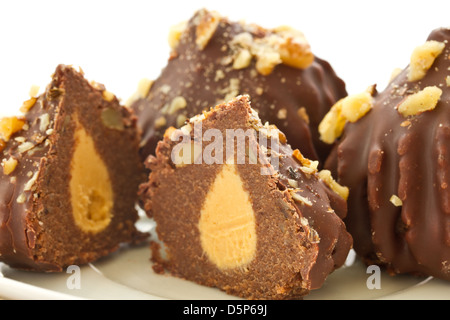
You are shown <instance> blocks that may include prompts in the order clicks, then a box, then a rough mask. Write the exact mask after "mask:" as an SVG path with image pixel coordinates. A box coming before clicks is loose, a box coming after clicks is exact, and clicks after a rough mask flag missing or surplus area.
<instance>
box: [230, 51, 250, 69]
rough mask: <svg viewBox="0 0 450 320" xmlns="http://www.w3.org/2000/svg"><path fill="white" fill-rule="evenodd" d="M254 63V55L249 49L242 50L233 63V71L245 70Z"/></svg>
mask: <svg viewBox="0 0 450 320" xmlns="http://www.w3.org/2000/svg"><path fill="white" fill-rule="evenodd" d="M251 61H252V54H251V53H250V51H248V50H247V49H242V50H240V51H239V52H238V54H237V56H236V58H235V59H234V62H233V69H235V70H239V69H245V68H247V67H248V66H249V65H250V63H251Z"/></svg>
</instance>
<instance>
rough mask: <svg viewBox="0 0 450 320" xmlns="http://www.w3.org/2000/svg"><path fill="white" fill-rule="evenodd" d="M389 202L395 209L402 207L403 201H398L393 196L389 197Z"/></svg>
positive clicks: (398, 199)
mask: <svg viewBox="0 0 450 320" xmlns="http://www.w3.org/2000/svg"><path fill="white" fill-rule="evenodd" d="M389 201H390V202H391V203H392V204H393V205H394V206H396V207H401V206H403V201H402V199H400V198H399V197H398V196H396V195H395V194H394V195H393V196H392V197H391V199H389Z"/></svg>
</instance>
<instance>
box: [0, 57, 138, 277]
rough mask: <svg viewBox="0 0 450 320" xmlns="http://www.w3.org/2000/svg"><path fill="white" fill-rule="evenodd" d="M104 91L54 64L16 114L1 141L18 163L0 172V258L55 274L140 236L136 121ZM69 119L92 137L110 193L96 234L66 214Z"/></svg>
mask: <svg viewBox="0 0 450 320" xmlns="http://www.w3.org/2000/svg"><path fill="white" fill-rule="evenodd" d="M103 93H104V88H103V87H102V86H98V87H97V88H94V87H93V86H92V85H90V84H89V82H88V81H87V80H85V79H84V78H83V75H82V74H81V73H79V72H77V71H75V70H74V69H73V68H72V67H68V66H64V65H60V66H58V68H57V69H56V71H55V73H54V75H53V77H52V82H51V83H50V84H49V86H48V87H47V90H46V91H45V93H44V94H42V95H41V96H39V97H37V98H36V99H35V101H34V104H33V105H32V107H31V109H30V110H29V111H28V112H27V113H26V114H25V115H24V116H23V118H24V120H25V122H26V126H24V127H23V128H22V130H20V131H18V132H16V133H14V135H13V136H11V138H10V140H9V141H8V142H7V143H6V146H5V149H4V150H3V153H2V159H4V160H5V159H8V158H14V159H16V160H17V166H16V168H15V169H14V171H13V172H11V173H9V174H5V173H4V172H3V170H0V261H2V262H4V263H7V264H8V265H10V266H12V267H14V268H19V269H24V270H31V271H45V272H57V271H62V270H63V269H64V268H65V267H67V266H69V265H72V264H85V263H88V262H92V261H94V260H96V259H98V258H100V257H103V256H105V255H107V254H109V253H110V252H112V251H115V250H116V249H118V247H119V245H120V244H121V243H131V242H133V241H138V240H139V239H142V237H143V236H144V235H143V234H141V233H140V232H138V231H137V229H136V228H135V225H134V223H135V222H136V220H137V218H138V215H137V212H136V209H135V203H136V201H137V190H138V185H139V183H140V182H142V178H143V168H142V165H141V162H140V159H139V155H138V144H139V135H138V133H137V132H138V131H137V128H136V119H135V117H134V116H133V115H132V113H130V111H129V110H128V109H126V108H124V107H122V106H120V104H119V102H118V100H117V99H116V98H115V97H114V96H108V98H107V99H106V100H105V98H104V95H103ZM104 110H109V112H110V113H114V115H116V117H115V120H117V121H116V122H114V124H115V125H116V127H115V128H111V127H108V126H106V125H105V122H104V119H102V116H101V115H102V114H103V111H104ZM75 117H76V118H77V120H76V121H78V122H79V123H81V124H82V126H83V127H84V128H85V130H86V131H87V132H89V135H90V136H91V137H92V139H93V141H94V144H95V149H96V151H97V152H98V154H99V155H100V157H101V159H102V160H103V161H104V163H105V165H106V167H107V170H108V173H109V177H110V180H111V183H112V189H113V193H114V200H113V202H114V203H113V207H112V209H111V210H112V211H111V213H112V219H111V222H110V223H109V225H108V226H107V227H106V228H105V229H104V230H103V231H100V232H98V233H91V232H86V231H84V230H81V228H79V227H78V226H77V225H76V223H75V221H74V217H73V214H72V203H71V194H70V188H69V181H70V180H71V169H70V168H71V165H72V162H71V159H72V156H73V154H74V149H75V145H76V143H77V142H76V141H75V138H74V133H75V130H76V126H77V123H76V121H75V120H74V119H75ZM108 120H111V119H108ZM111 123H112V122H106V124H108V125H109V124H111ZM119 127H120V129H118V128H119ZM25 146H28V147H27V148H24V147H25ZM94 219H95V218H94Z"/></svg>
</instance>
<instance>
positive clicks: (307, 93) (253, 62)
mask: <svg viewBox="0 0 450 320" xmlns="http://www.w3.org/2000/svg"><path fill="white" fill-rule="evenodd" d="M169 40H170V44H171V47H172V54H171V56H170V59H169V61H168V64H167V66H166V67H165V68H164V70H163V71H162V73H161V74H160V76H159V77H158V78H157V79H156V80H155V81H154V82H153V81H143V82H142V83H140V86H139V90H138V92H137V94H136V96H135V97H134V100H133V99H132V101H134V103H132V104H131V106H132V108H133V109H134V110H135V112H136V114H137V116H138V126H139V127H140V128H141V129H142V131H143V136H142V144H141V147H142V148H141V154H142V159H143V160H145V158H146V157H147V156H148V155H149V154H154V153H155V148H156V144H157V142H158V141H159V140H160V139H162V137H163V135H164V132H165V130H166V129H167V128H168V127H171V126H173V127H176V128H180V127H181V126H183V125H184V123H185V120H186V119H188V118H190V117H193V116H195V115H196V114H200V113H201V112H202V111H205V110H207V109H208V108H210V106H214V105H217V104H219V103H222V102H228V101H229V100H230V99H231V98H234V97H236V96H238V95H244V94H246V95H249V96H250V97H251V99H252V101H253V105H254V106H255V108H257V110H256V111H257V112H258V113H259V115H260V117H261V119H262V121H263V122H266V121H268V122H270V123H272V124H274V125H276V126H277V127H278V128H280V130H282V131H283V132H284V133H285V134H286V136H287V137H288V138H289V141H290V144H291V145H292V146H293V147H295V148H299V149H300V150H302V153H303V154H304V155H305V156H306V157H308V158H310V159H313V160H319V159H320V160H323V161H324V160H325V157H326V156H327V155H328V153H329V151H330V146H329V145H327V144H325V143H323V142H322V141H320V139H319V134H318V132H317V126H318V124H319V123H320V121H321V120H322V118H323V116H324V115H325V114H326V113H327V112H328V111H329V109H330V107H331V106H332V105H333V104H334V103H335V102H336V101H337V100H339V99H340V98H343V97H344V96H346V95H347V93H346V90H345V84H344V82H343V81H342V80H341V79H340V78H338V77H337V76H336V74H335V72H334V71H333V69H332V67H331V66H330V64H329V63H328V62H326V61H324V60H322V59H320V58H318V57H316V56H314V54H313V53H312V52H311V49H310V46H309V44H308V42H307V41H306V39H305V37H304V35H303V34H302V33H301V32H299V31H296V30H294V29H292V28H288V27H280V28H276V29H273V30H268V29H264V28H262V27H260V26H257V25H253V24H244V23H242V22H232V21H229V20H228V19H227V18H224V17H222V16H220V15H219V14H218V13H216V12H210V11H207V10H200V11H198V12H196V13H195V15H194V16H193V17H192V18H191V19H190V20H189V21H188V22H187V23H181V24H180V25H178V26H176V27H174V28H173V29H172V30H171V32H170V36H169Z"/></svg>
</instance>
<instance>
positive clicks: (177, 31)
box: [168, 21, 187, 50]
mask: <svg viewBox="0 0 450 320" xmlns="http://www.w3.org/2000/svg"><path fill="white" fill-rule="evenodd" d="M186 26H187V21H183V22H180V23H178V24H176V25H174V26H172V27H171V28H170V30H169V39H168V40H169V45H170V47H171V48H172V49H173V50H175V49H176V48H177V47H178V44H179V42H180V38H181V35H182V34H183V32H184V30H186Z"/></svg>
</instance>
